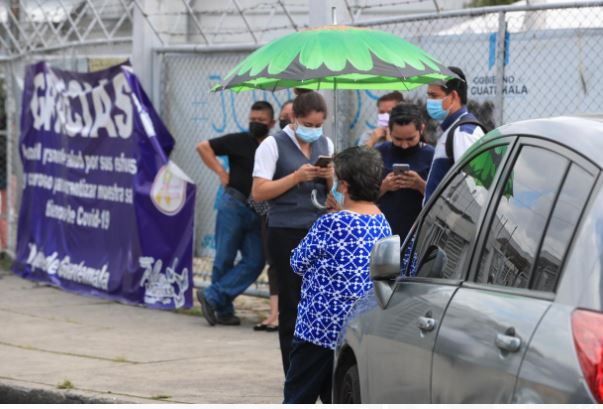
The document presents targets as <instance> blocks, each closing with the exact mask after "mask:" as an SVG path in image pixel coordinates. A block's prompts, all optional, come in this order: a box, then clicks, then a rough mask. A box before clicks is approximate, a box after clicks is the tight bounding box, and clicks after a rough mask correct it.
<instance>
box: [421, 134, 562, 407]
mask: <svg viewBox="0 0 603 409" xmlns="http://www.w3.org/2000/svg"><path fill="white" fill-rule="evenodd" d="M521 140H522V142H521V143H520V144H518V146H517V147H516V153H515V152H514V153H513V157H514V158H515V159H514V161H513V163H512V166H511V163H510V164H509V165H508V166H507V169H506V170H505V174H504V177H503V178H501V180H500V181H499V182H498V183H497V187H496V194H495V195H494V200H493V203H492V205H491V206H490V207H489V210H488V216H487V217H486V220H488V223H487V224H484V226H483V229H482V231H481V233H480V235H479V237H480V239H479V240H478V244H477V245H476V251H475V256H474V257H473V259H472V263H471V265H472V270H473V271H475V273H474V274H472V280H469V281H467V282H465V283H463V286H462V288H460V289H459V290H458V291H457V292H456V293H455V295H454V297H453V299H452V300H451V302H450V305H449V307H448V309H447V311H446V315H445V317H444V320H443V322H442V324H441V327H440V331H439V333H438V339H437V342H436V346H435V350H434V356H433V376H432V399H433V402H434V403H476V402H487V403H498V402H500V403H508V402H510V400H511V398H512V396H513V390H514V387H515V381H516V376H517V373H518V370H519V367H520V364H521V361H522V358H523V355H524V353H525V351H526V348H527V345H528V343H529V340H530V337H531V335H532V333H533V331H534V329H535V328H536V326H537V324H538V322H539V320H540V319H541V317H542V316H543V314H544V313H545V312H546V310H547V308H549V306H550V304H551V300H552V296H551V294H548V293H545V292H539V291H531V290H530V287H531V286H532V285H533V283H534V280H535V279H536V280H539V278H538V277H536V275H535V271H536V269H535V266H536V265H537V263H536V260H537V257H538V253H539V249H540V247H541V244H542V239H543V237H544V232H545V230H546V227H547V224H548V223H549V221H550V219H551V213H552V210H553V209H554V205H555V202H556V200H557V198H558V195H559V192H560V190H561V187H562V185H563V181H564V179H565V177H566V175H567V172H568V169H569V168H570V163H571V162H570V161H569V160H568V159H567V157H565V156H564V155H563V154H562V153H560V152H559V151H558V149H556V146H555V145H553V144H548V143H544V142H536V141H535V140H533V139H530V138H522V139H521Z"/></svg>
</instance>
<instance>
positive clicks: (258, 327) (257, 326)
mask: <svg viewBox="0 0 603 409" xmlns="http://www.w3.org/2000/svg"><path fill="white" fill-rule="evenodd" d="M268 327H269V326H268V324H264V323H263V322H260V323H258V324H255V325H254V326H253V330H254V331H268Z"/></svg>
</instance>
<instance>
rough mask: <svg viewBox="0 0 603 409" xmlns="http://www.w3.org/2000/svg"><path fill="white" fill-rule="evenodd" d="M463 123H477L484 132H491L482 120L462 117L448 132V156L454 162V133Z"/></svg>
mask: <svg viewBox="0 0 603 409" xmlns="http://www.w3.org/2000/svg"><path fill="white" fill-rule="evenodd" d="M462 125H477V126H479V127H480V128H482V131H484V134H487V133H488V132H490V130H489V129H488V128H486V127H485V126H484V125H483V124H482V123H481V122H480V121H478V120H477V119H475V118H461V119H460V120H459V121H457V122H456V123H455V124H454V125H452V126H451V127H450V129H449V130H448V133H447V134H446V156H447V157H448V159H449V160H450V163H454V133H455V132H456V130H457V128H459V127H460V126H462Z"/></svg>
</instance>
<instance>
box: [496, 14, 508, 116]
mask: <svg viewBox="0 0 603 409" xmlns="http://www.w3.org/2000/svg"><path fill="white" fill-rule="evenodd" d="M506 36H507V19H506V13H505V12H504V11H501V12H499V13H498V33H497V34H496V98H495V100H494V101H495V102H494V109H495V111H494V123H495V125H496V126H500V125H502V124H503V121H504V103H505V96H504V95H503V89H504V86H505V50H506V45H507V41H506Z"/></svg>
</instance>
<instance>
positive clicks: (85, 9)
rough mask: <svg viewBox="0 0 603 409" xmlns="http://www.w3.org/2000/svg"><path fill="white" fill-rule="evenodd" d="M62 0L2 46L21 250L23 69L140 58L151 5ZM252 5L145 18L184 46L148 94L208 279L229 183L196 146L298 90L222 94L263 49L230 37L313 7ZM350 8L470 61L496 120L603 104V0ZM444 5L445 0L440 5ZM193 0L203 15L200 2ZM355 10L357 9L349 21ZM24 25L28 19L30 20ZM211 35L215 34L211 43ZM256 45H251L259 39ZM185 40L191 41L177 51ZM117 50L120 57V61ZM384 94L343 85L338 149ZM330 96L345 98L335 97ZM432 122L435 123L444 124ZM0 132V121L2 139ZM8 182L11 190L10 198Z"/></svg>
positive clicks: (454, 59)
mask: <svg viewBox="0 0 603 409" xmlns="http://www.w3.org/2000/svg"><path fill="white" fill-rule="evenodd" d="M62 1H63V2H64V3H63V4H64V5H67V6H68V7H67V11H66V12H60V13H59V12H57V13H59V14H61V13H62V14H61V15H60V16H53V15H49V14H44V13H43V12H42V11H43V10H44V7H45V6H46V3H45V2H41V1H39V0H31V1H30V2H26V3H27V4H33V5H34V7H33V9H32V8H28V10H30V11H29V12H28V13H25V12H21V13H17V14H15V13H14V11H13V14H12V15H11V14H6V15H5V16H4V17H3V15H0V32H1V33H0V34H2V41H0V54H2V53H3V52H9V54H10V58H5V59H4V60H2V59H1V58H2V57H0V73H1V74H3V75H0V77H1V76H4V87H5V91H6V100H5V102H6V103H5V105H6V106H5V108H6V112H7V116H6V124H5V126H6V131H5V132H6V135H7V137H6V138H5V141H6V142H5V143H6V145H5V147H6V150H7V155H6V160H7V163H6V169H7V172H6V173H7V174H6V184H5V185H6V198H5V197H4V196H0V202H1V203H2V205H1V206H0V239H2V238H3V237H4V236H3V234H6V238H7V240H8V247H9V250H14V245H15V238H16V215H17V213H18V209H19V204H20V203H19V195H20V192H21V164H20V161H19V152H18V135H19V111H20V96H21V90H22V78H23V70H24V67H25V65H26V64H28V63H33V62H35V61H37V60H40V59H46V60H50V61H51V63H52V64H54V65H55V66H58V67H60V68H64V69H69V70H77V71H88V70H91V69H95V67H101V66H103V65H105V64H110V63H115V62H117V61H118V59H123V56H124V54H126V55H127V54H129V53H130V51H129V47H130V44H131V37H130V35H131V30H132V26H133V25H134V18H133V14H134V12H135V11H136V10H140V11H142V9H141V7H140V4H139V3H140V2H137V1H131V0H106V1H104V2H101V3H98V2H94V1H93V0H85V1H82V2H81V6H80V7H76V6H77V4H75V3H73V4H71V3H70V2H69V1H68V0H62ZM12 3H15V4H16V3H18V2H17V1H12V2H11V4H12ZM297 3H299V4H297ZM302 3H303V4H302ZM365 3H366V4H368V2H364V3H363V4H365ZM382 3H383V4H381V3H380V4H376V5H375V4H373V5H372V6H371V7H373V8H374V10H377V8H379V9H382V10H387V7H393V6H391V5H389V3H388V2H382ZM23 4H25V3H23ZM78 4H80V3H78ZM241 4H242V7H241V8H240V9H239V10H236V8H235V9H233V8H232V7H227V6H224V7H221V8H220V9H219V10H218V9H216V10H213V9H211V8H210V7H209V6H207V7H206V4H205V3H198V4H196V5H195V2H191V1H187V0H183V1H182V2H165V3H163V2H160V7H159V8H157V9H156V11H155V14H154V15H148V14H145V13H142V15H143V16H144V17H145V20H144V21H143V24H149V25H151V26H153V32H155V33H157V34H158V35H159V36H160V39H162V43H163V44H172V46H162V47H161V48H158V49H156V50H155V56H154V61H155V62H156V64H157V67H154V78H155V84H154V86H155V88H154V89H153V90H147V91H148V92H149V94H152V95H153V96H154V102H155V104H156V105H157V108H158V110H159V111H160V113H161V115H162V118H163V120H164V121H165V122H166V124H167V126H168V129H170V131H171V132H172V134H173V135H174V138H175V139H176V142H177V143H176V149H175V151H174V153H173V157H172V159H173V160H174V161H175V162H176V163H178V165H179V166H181V167H182V168H183V169H184V170H185V172H186V173H187V174H189V175H190V176H191V177H192V178H193V179H194V180H195V181H196V182H197V185H198V200H197V209H196V210H197V213H196V244H195V249H196V252H195V254H196V256H197V258H196V261H195V265H194V270H195V272H196V273H198V274H197V278H207V277H208V275H209V272H210V271H211V261H212V257H213V249H214V243H213V237H214V222H215V204H216V202H217V200H218V198H219V195H220V194H221V189H220V188H219V183H218V179H217V178H216V177H215V175H213V174H212V173H211V172H210V171H209V170H208V169H207V168H206V167H205V166H203V164H202V163H201V160H200V159H199V157H198V155H197V153H196V151H195V146H196V145H197V144H198V143H199V142H200V141H203V140H207V139H211V138H214V137H216V136H219V135H222V134H225V133H229V132H239V131H241V130H245V129H246V128H247V122H248V119H247V116H248V112H249V108H250V106H251V104H252V103H253V102H254V101H257V100H267V101H269V102H270V103H272V104H273V106H274V107H275V109H276V111H277V112H278V110H279V109H280V107H281V106H282V104H283V103H284V102H285V101H286V100H288V99H291V98H292V97H293V94H292V92H291V91H290V90H289V91H287V90H285V91H279V92H276V93H269V92H262V91H257V92H246V93H240V94H235V93H231V92H229V91H226V92H222V93H218V94H210V93H209V92H208V90H209V89H210V88H211V86H212V85H213V84H215V83H216V82H218V81H220V80H221V79H222V78H224V76H225V75H226V74H227V73H228V72H229V70H230V69H231V68H232V67H234V66H235V64H236V63H238V62H239V61H240V60H241V59H243V58H244V57H246V56H247V55H248V54H249V53H250V52H251V51H253V49H255V47H256V46H257V45H248V46H237V45H228V46H227V45H223V44H222V45H220V43H225V42H230V41H234V40H233V39H238V38H239V37H237V36H243V35H247V36H250V38H251V37H254V35H252V33H254V34H256V36H255V37H256V40H257V41H255V42H256V43H261V42H263V41H267V40H269V39H270V38H272V37H273V36H275V35H277V34H279V35H282V34H286V33H288V32H291V31H293V30H299V29H301V28H303V27H304V26H306V25H307V20H306V17H301V16H302V14H301V13H307V10H304V8H305V7H306V6H307V3H306V2H303V1H300V2H294V1H286V2H285V1H269V2H266V4H265V5H264V6H261V7H260V6H255V5H253V4H251V2H244V3H241ZM344 4H345V8H343V7H342V8H341V9H342V10H344V11H345V10H346V9H348V11H351V13H350V20H351V21H353V22H354V23H355V24H357V25H362V26H368V27H371V28H375V29H380V30H384V31H388V32H392V33H394V34H396V35H399V36H401V37H403V38H405V39H406V40H408V41H410V42H412V43H414V44H416V45H418V46H419V47H421V48H423V49H424V50H426V51H427V52H429V53H430V54H432V55H434V56H436V57H437V58H438V59H440V60H441V61H442V62H444V63H445V64H446V65H456V66H459V67H461V68H462V69H463V70H464V71H465V73H466V75H467V81H468V85H469V98H470V104H469V105H470V108H471V109H472V110H473V111H474V112H476V114H477V115H478V116H479V117H480V118H481V119H482V121H484V122H486V123H487V124H489V125H490V126H493V125H499V124H501V123H506V122H511V121H516V120H521V119H527V118H534V117H547V116H553V115H561V114H576V113H594V112H603V99H601V98H600V97H599V95H601V94H602V91H603V89H602V88H603V81H602V80H603V78H602V77H603V72H601V70H599V69H598V67H600V66H601V65H602V64H601V63H603V61H602V60H603V52H602V51H603V49H602V48H601V45H600V44H601V43H603V1H591V2H581V3H575V4H569V3H568V4H566V5H561V6H560V5H555V6H547V5H536V6H534V5H531V6H511V7H491V8H487V9H467V10H459V11H452V12H441V13H438V14H432V15H416V16H408V17H403V18H390V19H387V20H384V19H380V20H372V21H369V20H367V18H369V17H370V14H369V12H370V11H371V9H370V8H366V7H364V6H362V4H361V6H362V7H360V6H358V4H360V3H358V4H356V3H353V4H352V3H351V2H347V1H345V2H344ZM434 4H435V5H436V6H437V4H438V2H434ZM193 6H195V7H197V8H198V10H197V9H194V10H193V8H194V7H193ZM348 6H349V7H348ZM377 6H378V7H377ZM200 7H201V8H200ZM258 7H259V8H258ZM354 7H355V8H354ZM363 7H364V8H363ZM62 8H66V7H64V6H63V7H62ZM25 9H26V8H25V7H23V8H22V10H25ZM36 9H39V10H40V11H39V12H37V11H35V10H36ZM113 9H115V10H116V12H113V11H112V10H113ZM264 9H265V10H264ZM361 9H362V10H361ZM359 10H360V11H361V13H360V14H359ZM117 11H119V12H117ZM260 12H263V13H264V14H265V15H266V18H265V20H261V19H260V20H258V19H255V20H253V21H251V20H249V21H248V23H249V24H250V25H249V26H245V18H248V17H249V18H251V17H252V16H254V15H255V14H257V13H260ZM36 13H38V14H39V16H38V14H36ZM0 14H2V13H0ZM352 15H355V16H356V17H355V18H351V16H352ZM170 16H172V17H173V18H171V19H170V18H169V17H170ZM5 17H6V18H5ZM360 17H362V18H360ZM183 19H184V20H183ZM208 19H209V20H208ZM229 19H230V20H229ZM237 19H238V20H237ZM24 20H25V22H26V23H27V24H25V23H24ZM185 20H186V21H185ZM208 21H210V22H212V24H215V28H214V29H213V31H212V30H205V27H207V26H208ZM237 21H238V23H237ZM168 22H169V24H168ZM19 23H23V24H22V27H20V28H19V27H18V25H19ZM183 24H184V25H183ZM230 25H232V27H234V26H237V27H238V28H237V30H239V31H241V33H238V32H237V33H234V31H233V28H232V27H230ZM260 25H261V26H262V27H260ZM256 26H257V27H256ZM181 27H185V29H181ZM200 28H201V30H204V31H203V32H202V31H200V30H199V29H200ZM177 30H180V31H182V32H180V31H177ZM262 30H263V31H262ZM243 31H248V33H247V34H245V33H243ZM233 33H234V34H233ZM275 33H277V34H275ZM235 34H236V35H235ZM203 35H206V36H207V38H208V39H209V40H210V41H209V42H205V41H201V40H202V37H203ZM262 36H263V37H262ZM241 38H243V37H241ZM175 39H177V41H176V40H175ZM240 41H243V40H240ZM245 41H246V42H247V43H248V44H249V43H250V40H249V38H248V39H246V40H245ZM105 43H107V44H105ZM175 43H178V44H180V45H179V46H173V44H175ZM193 43H197V44H206V43H210V44H212V45H211V46H207V47H206V46H199V45H193ZM116 49H120V50H122V52H121V53H120V52H117V53H116V54H115V55H111V54H112V53H115V50H116ZM57 50H58V51H57ZM123 50H128V51H123ZM57 52H59V53H60V55H57V54H56V53H57ZM36 53H37V54H36ZM83 55H90V57H83ZM92 55H97V56H98V55H100V56H101V57H100V58H94V57H92ZM0 85H1V84H0ZM380 95H381V93H379V92H371V91H344V92H338V93H337V96H338V100H337V117H338V131H337V132H329V134H330V135H331V136H333V135H336V137H335V138H334V139H337V140H338V142H339V143H338V146H339V147H340V148H341V147H345V146H348V145H351V144H354V143H355V142H356V141H357V140H358V138H359V137H360V136H361V135H362V134H363V133H364V132H369V131H371V130H372V129H374V127H375V126H376V122H377V109H376V101H377V98H378V97H379V96H380ZM327 96H328V101H329V103H331V105H333V103H332V98H333V95H332V94H328V95H327ZM405 98H406V99H412V100H415V101H418V102H422V101H424V100H425V89H424V88H422V89H418V90H415V91H412V92H408V93H405ZM0 125H3V124H0ZM0 128H1V127H0ZM327 129H329V128H327ZM431 129H432V131H434V130H435V126H433V124H432V127H431ZM2 132H3V130H2V129H0V139H1V138H2ZM0 142H1V141H0ZM0 182H1V180H0ZM1 187H2V185H1V184H0V193H1V191H2V189H1ZM3 218H4V219H3ZM2 220H6V221H8V223H7V225H6V229H7V232H6V233H2V229H3V226H2ZM263 284H264V283H263V280H260V284H259V287H257V286H256V287H254V288H252V289H251V292H252V293H261V294H265V293H267V291H266V289H265V287H264V285H263Z"/></svg>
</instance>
